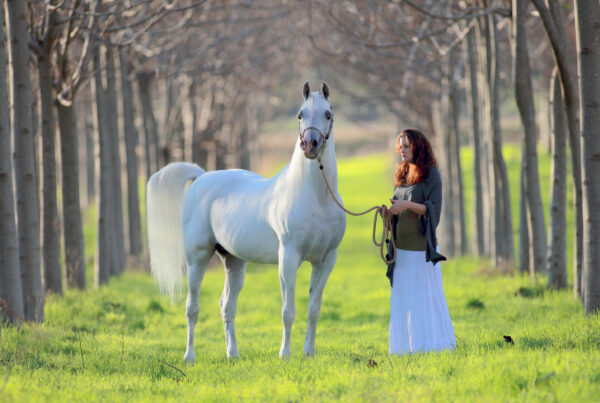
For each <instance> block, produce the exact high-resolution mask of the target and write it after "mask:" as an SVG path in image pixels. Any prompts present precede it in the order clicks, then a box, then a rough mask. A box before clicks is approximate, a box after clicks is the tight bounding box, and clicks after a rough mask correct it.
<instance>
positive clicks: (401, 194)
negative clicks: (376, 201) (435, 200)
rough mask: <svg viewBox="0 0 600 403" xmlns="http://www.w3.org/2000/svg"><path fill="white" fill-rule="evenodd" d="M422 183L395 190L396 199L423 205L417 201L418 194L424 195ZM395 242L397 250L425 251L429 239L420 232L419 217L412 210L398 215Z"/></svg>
mask: <svg viewBox="0 0 600 403" xmlns="http://www.w3.org/2000/svg"><path fill="white" fill-rule="evenodd" d="M421 187H422V183H417V184H414V185H410V186H399V187H397V188H396V189H394V199H397V200H410V201H413V202H415V203H421V204H422V203H423V201H416V200H415V196H416V194H417V193H422V190H421ZM394 240H395V242H396V248H398V249H404V250H425V247H426V246H427V238H426V237H425V235H424V234H422V233H421V231H420V230H419V215H418V214H416V213H414V212H412V211H411V210H404V211H403V212H402V213H400V214H398V224H397V225H396V233H395V237H394Z"/></svg>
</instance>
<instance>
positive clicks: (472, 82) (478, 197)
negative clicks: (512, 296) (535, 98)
mask: <svg viewBox="0 0 600 403" xmlns="http://www.w3.org/2000/svg"><path fill="white" fill-rule="evenodd" d="M467 50H468V55H469V81H468V83H469V90H470V99H471V122H472V124H473V155H474V157H475V158H474V162H473V176H474V177H475V183H474V185H475V194H474V196H475V197H474V200H475V211H474V212H473V213H474V215H475V221H474V227H473V228H474V231H473V241H474V243H473V250H474V251H475V253H476V254H477V256H484V255H485V246H484V241H485V237H484V229H483V228H484V221H483V187H482V183H481V176H482V174H481V152H480V149H481V144H480V142H481V137H482V134H481V123H480V122H479V116H480V113H481V111H480V108H479V107H480V104H479V102H480V101H479V85H478V83H477V53H476V52H477V48H476V47H475V33H474V32H473V30H471V32H470V33H469V34H468V35H467Z"/></svg>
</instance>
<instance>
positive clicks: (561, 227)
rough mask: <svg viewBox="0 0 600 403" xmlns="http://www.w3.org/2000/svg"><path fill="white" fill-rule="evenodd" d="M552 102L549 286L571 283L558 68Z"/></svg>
mask: <svg viewBox="0 0 600 403" xmlns="http://www.w3.org/2000/svg"><path fill="white" fill-rule="evenodd" d="M549 95H550V96H549V98H550V104H551V106H552V120H551V133H552V137H553V139H554V141H552V142H551V147H552V166H551V174H550V178H551V181H550V216H549V223H548V227H549V228H550V234H549V241H548V286H549V287H551V288H557V289H560V288H566V287H567V230H566V229H567V215H566V214H567V212H566V204H567V154H566V146H567V121H566V116H565V105H564V102H563V98H562V90H561V87H560V79H559V77H558V69H557V68H556V67H555V68H554V71H553V73H552V79H551V81H550V94H549Z"/></svg>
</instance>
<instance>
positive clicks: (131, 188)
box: [119, 48, 142, 257]
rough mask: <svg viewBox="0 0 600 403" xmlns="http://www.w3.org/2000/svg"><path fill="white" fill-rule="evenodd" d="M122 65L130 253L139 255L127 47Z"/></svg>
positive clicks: (136, 180)
mask: <svg viewBox="0 0 600 403" xmlns="http://www.w3.org/2000/svg"><path fill="white" fill-rule="evenodd" d="M119 60H120V63H119V64H120V67H121V93H122V96H123V102H122V103H123V124H124V128H123V132H124V133H125V148H126V164H127V218H128V220H127V221H128V224H129V254H130V255H131V256H136V257H139V256H140V255H141V253H142V227H141V217H140V201H139V197H138V162H137V154H136V146H137V144H138V140H137V137H138V136H137V132H136V129H135V124H134V121H133V119H134V114H135V108H134V104H133V90H132V88H131V81H130V79H131V77H130V76H131V74H130V61H129V52H128V49H127V48H123V49H121V51H120V53H119Z"/></svg>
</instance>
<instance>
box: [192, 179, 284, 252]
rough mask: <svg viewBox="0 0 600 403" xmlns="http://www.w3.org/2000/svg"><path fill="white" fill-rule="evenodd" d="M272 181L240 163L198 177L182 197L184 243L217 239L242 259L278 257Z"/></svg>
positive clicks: (196, 244)
mask: <svg viewBox="0 0 600 403" xmlns="http://www.w3.org/2000/svg"><path fill="white" fill-rule="evenodd" d="M272 184H273V181H272V179H265V178H264V177H262V176H260V175H258V174H256V173H254V172H250V171H247V170H242V169H232V170H224V171H211V172H207V173H206V174H204V175H201V176H200V177H198V178H197V179H196V180H195V181H194V182H193V183H192V185H191V187H190V189H189V190H188V194H187V195H186V200H185V202H184V214H183V221H184V233H185V238H186V239H185V242H186V249H187V247H189V248H191V249H193V248H197V247H202V246H204V245H206V246H212V245H213V244H215V243H219V244H220V245H221V246H222V247H223V248H225V250H227V251H228V252H229V253H231V254H233V255H234V256H236V257H239V258H240V259H243V260H248V261H254V262H261V263H274V262H276V261H277V249H278V240H277V236H276V235H275V233H274V232H273V230H272V228H271V227H270V226H269V224H268V222H267V220H266V217H267V214H268V210H269V203H270V201H271V200H272V199H273V191H274V189H273V186H272Z"/></svg>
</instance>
